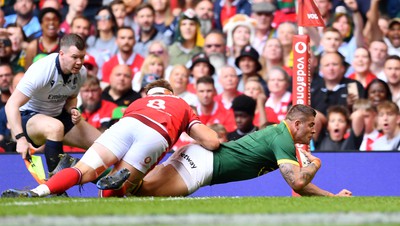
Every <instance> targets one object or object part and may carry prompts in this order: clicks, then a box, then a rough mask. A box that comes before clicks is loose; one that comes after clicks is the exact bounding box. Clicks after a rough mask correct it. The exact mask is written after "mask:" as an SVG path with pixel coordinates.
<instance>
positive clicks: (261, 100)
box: [244, 78, 279, 128]
mask: <svg viewBox="0 0 400 226" xmlns="http://www.w3.org/2000/svg"><path fill="white" fill-rule="evenodd" d="M244 94H245V95H247V96H249V97H251V98H253V99H254V100H255V101H256V102H257V106H256V111H255V114H254V121H253V124H254V125H255V126H257V127H258V128H261V127H262V126H263V125H267V124H273V123H279V120H278V118H277V117H276V114H275V113H273V110H272V109H271V108H269V107H265V102H266V101H267V97H266V96H265V93H264V89H263V87H262V85H261V83H260V81H259V80H258V79H257V78H249V79H248V80H247V82H246V84H245V85H244Z"/></svg>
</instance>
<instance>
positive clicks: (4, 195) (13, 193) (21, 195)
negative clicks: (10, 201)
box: [1, 189, 39, 198]
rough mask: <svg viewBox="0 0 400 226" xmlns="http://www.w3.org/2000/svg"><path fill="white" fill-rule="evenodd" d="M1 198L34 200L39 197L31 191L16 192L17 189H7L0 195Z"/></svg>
mask: <svg viewBox="0 0 400 226" xmlns="http://www.w3.org/2000/svg"><path fill="white" fill-rule="evenodd" d="M1 197H2V198H35V197H39V195H38V194H36V193H35V192H33V191H31V190H17V189H8V190H6V191H3V193H1Z"/></svg>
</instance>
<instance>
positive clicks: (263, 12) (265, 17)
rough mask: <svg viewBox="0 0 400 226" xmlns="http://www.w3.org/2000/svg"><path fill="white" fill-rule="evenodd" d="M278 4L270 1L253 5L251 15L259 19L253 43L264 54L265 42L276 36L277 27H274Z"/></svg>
mask: <svg viewBox="0 0 400 226" xmlns="http://www.w3.org/2000/svg"><path fill="white" fill-rule="evenodd" d="M275 10H276V6H275V5H274V4H273V3H270V2H257V3H253V4H252V6H251V17H252V18H254V19H255V20H256V21H257V25H256V32H255V36H254V40H253V42H252V43H251V44H252V46H254V48H255V49H256V50H257V52H258V54H260V55H261V54H262V52H263V49H264V46H265V43H266V42H267V40H268V39H270V38H272V37H274V35H275V29H274V28H273V27H272V21H273V19H274V12H275Z"/></svg>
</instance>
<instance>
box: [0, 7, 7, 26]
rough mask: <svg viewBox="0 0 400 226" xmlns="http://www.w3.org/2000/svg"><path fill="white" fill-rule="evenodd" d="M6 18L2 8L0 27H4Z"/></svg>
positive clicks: (0, 11)
mask: <svg viewBox="0 0 400 226" xmlns="http://www.w3.org/2000/svg"><path fill="white" fill-rule="evenodd" d="M5 23H6V19H5V18H4V11H3V10H2V9H1V8H0V28H1V27H4V24H5Z"/></svg>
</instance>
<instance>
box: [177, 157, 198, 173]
mask: <svg viewBox="0 0 400 226" xmlns="http://www.w3.org/2000/svg"><path fill="white" fill-rule="evenodd" d="M180 156H181V157H182V158H183V159H185V160H186V161H187V162H188V163H189V165H190V168H192V169H195V168H197V166H196V164H195V163H194V162H193V160H192V159H191V158H190V156H189V155H187V154H185V153H181V154H180Z"/></svg>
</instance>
